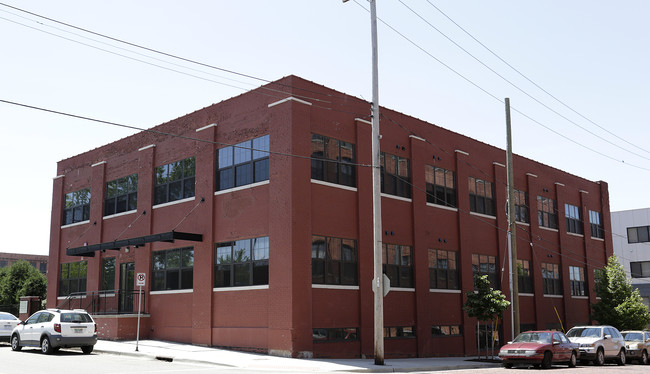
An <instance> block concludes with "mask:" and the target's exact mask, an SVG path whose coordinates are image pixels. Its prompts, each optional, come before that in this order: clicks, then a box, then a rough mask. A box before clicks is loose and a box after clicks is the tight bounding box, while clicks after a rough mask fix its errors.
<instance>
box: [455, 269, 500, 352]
mask: <svg viewBox="0 0 650 374" xmlns="http://www.w3.org/2000/svg"><path fill="white" fill-rule="evenodd" d="M466 295H467V301H466V302H465V305H464V306H463V310H464V311H465V312H467V315H468V316H470V317H473V318H476V319H478V320H479V321H482V322H488V321H493V320H495V319H497V318H502V316H503V312H504V311H505V310H506V309H508V306H510V301H508V300H506V296H505V295H504V294H502V293H501V291H500V290H495V289H493V288H492V287H490V281H489V280H488V277H487V275H478V274H475V275H474V291H467V293H466ZM492 326H494V325H492ZM492 335H493V336H494V329H493V331H492ZM477 349H478V347H477Z"/></svg>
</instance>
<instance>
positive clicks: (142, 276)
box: [135, 273, 147, 287]
mask: <svg viewBox="0 0 650 374" xmlns="http://www.w3.org/2000/svg"><path fill="white" fill-rule="evenodd" d="M146 283H147V274H146V273H138V274H137V275H136V277H135V285H136V286H138V287H144V286H145V284H146Z"/></svg>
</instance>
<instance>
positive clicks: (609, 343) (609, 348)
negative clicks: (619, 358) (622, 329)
mask: <svg viewBox="0 0 650 374" xmlns="http://www.w3.org/2000/svg"><path fill="white" fill-rule="evenodd" d="M603 330H604V331H603V346H604V347H605V356H607V357H612V356H616V354H617V353H618V350H617V349H616V348H617V346H616V334H614V331H613V330H612V328H611V327H605V328H604V329H603ZM605 336H607V339H605Z"/></svg>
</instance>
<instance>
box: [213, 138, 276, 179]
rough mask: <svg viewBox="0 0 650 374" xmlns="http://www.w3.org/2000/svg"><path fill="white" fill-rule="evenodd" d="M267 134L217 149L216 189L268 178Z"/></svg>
mask: <svg viewBox="0 0 650 374" xmlns="http://www.w3.org/2000/svg"><path fill="white" fill-rule="evenodd" d="M269 149H270V145H269V136H268V135H264V136H261V137H259V138H255V139H251V140H246V141H244V142H241V143H239V144H235V145H231V146H228V147H224V148H221V149H219V151H217V184H216V189H217V191H223V190H227V189H230V188H233V187H239V186H245V185H247V184H252V183H256V182H262V181H265V180H268V179H269Z"/></svg>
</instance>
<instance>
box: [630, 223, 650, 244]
mask: <svg viewBox="0 0 650 374" xmlns="http://www.w3.org/2000/svg"><path fill="white" fill-rule="evenodd" d="M627 242H628V243H647V242H650V226H641V227H628V228H627Z"/></svg>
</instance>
